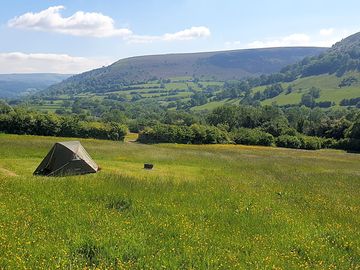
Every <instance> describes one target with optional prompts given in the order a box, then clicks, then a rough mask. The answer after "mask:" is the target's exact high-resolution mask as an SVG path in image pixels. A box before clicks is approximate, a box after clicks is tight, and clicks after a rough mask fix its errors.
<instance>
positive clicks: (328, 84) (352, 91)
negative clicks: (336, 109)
mask: <svg viewBox="0 0 360 270" xmlns="http://www.w3.org/2000/svg"><path fill="white" fill-rule="evenodd" d="M347 78H355V79H356V80H357V82H355V83H352V84H351V85H349V86H343V87H340V85H341V82H342V81H344V80H346V79H347ZM282 85H283V88H284V89H287V88H288V87H289V86H291V88H292V90H291V92H290V93H287V92H286V91H284V92H283V93H281V94H280V95H279V96H277V97H274V98H271V99H267V100H265V101H263V102H262V103H263V104H267V105H269V104H272V103H273V102H276V104H278V105H287V104H299V103H300V102H301V97H302V96H303V95H304V94H306V93H308V92H309V89H311V88H312V87H315V88H318V89H320V97H319V98H316V99H315V100H316V101H318V102H321V101H331V102H334V103H335V104H336V105H339V104H340V101H342V100H343V99H351V98H358V97H360V73H358V72H351V73H347V74H345V75H343V76H341V77H337V76H336V75H318V76H310V77H305V78H300V79H297V80H295V81H293V82H290V83H283V84H282ZM264 89H265V87H264V86H262V87H257V88H254V89H252V91H253V92H256V91H263V90H264Z"/></svg>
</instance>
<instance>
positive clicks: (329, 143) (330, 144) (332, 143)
mask: <svg viewBox="0 0 360 270" xmlns="http://www.w3.org/2000/svg"><path fill="white" fill-rule="evenodd" d="M337 144H338V141H337V140H335V139H333V138H326V139H323V140H322V143H321V145H322V148H336V147H337Z"/></svg>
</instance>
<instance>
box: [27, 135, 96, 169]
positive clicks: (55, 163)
mask: <svg viewBox="0 0 360 270" xmlns="http://www.w3.org/2000/svg"><path fill="white" fill-rule="evenodd" d="M98 170H99V167H98V165H97V164H96V163H95V161H93V160H92V159H91V157H90V156H89V154H88V153H87V152H86V150H85V149H84V147H83V146H82V145H81V143H80V142H78V141H69V142H58V143H55V145H54V146H53V147H52V148H51V150H50V152H49V153H48V154H47V155H46V157H45V158H44V159H43V161H42V162H41V163H40V165H39V166H38V167H37V168H36V170H35V172H34V175H44V176H63V175H77V174H86V173H96V172H97V171H98Z"/></svg>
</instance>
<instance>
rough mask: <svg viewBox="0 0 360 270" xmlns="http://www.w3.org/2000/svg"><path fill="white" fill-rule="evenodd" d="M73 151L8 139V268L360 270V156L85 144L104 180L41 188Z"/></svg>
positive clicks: (0, 140) (3, 230) (0, 153)
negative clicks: (49, 164) (55, 160)
mask: <svg viewBox="0 0 360 270" xmlns="http://www.w3.org/2000/svg"><path fill="white" fill-rule="evenodd" d="M130 139H133V138H130ZM64 140H69V138H66V139H65V138H51V137H36V136H16V135H1V134H0V269H56V268H58V269H95V268H96V269H162V268H164V269H360V231H359V228H360V197H359V190H360V166H359V164H360V155H356V154H349V153H345V152H341V151H333V150H331V151H330V150H326V151H300V150H289V149H280V148H270V147H269V148H265V147H249V146H233V145H211V146H193V145H176V144H171V145H167V144H163V145H141V144H137V143H129V142H126V143H117V142H110V141H100V140H81V142H82V144H83V145H84V147H85V148H86V149H87V150H88V152H89V154H90V155H91V156H92V157H93V159H94V160H95V161H96V162H97V163H98V164H99V165H100V166H101V167H102V171H100V172H99V173H97V174H93V175H83V176H75V177H63V178H45V177H33V176H32V172H33V171H34V170H35V168H36V167H37V165H38V164H39V162H40V161H41V160H42V158H43V157H44V156H45V154H46V153H47V152H48V150H49V149H50V147H51V146H52V144H53V143H54V142H56V141H64ZM145 162H152V163H154V164H155V167H154V170H152V171H146V170H143V169H142V168H143V164H144V163H145Z"/></svg>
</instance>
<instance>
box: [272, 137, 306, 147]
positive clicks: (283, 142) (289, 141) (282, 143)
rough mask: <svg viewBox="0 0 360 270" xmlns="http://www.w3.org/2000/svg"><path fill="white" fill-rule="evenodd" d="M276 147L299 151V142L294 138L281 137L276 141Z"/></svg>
mask: <svg viewBox="0 0 360 270" xmlns="http://www.w3.org/2000/svg"><path fill="white" fill-rule="evenodd" d="M276 146H279V147H285V148H295V149H299V148H300V147H301V141H300V139H299V138H298V137H296V136H290V135H282V136H279V137H278V138H277V139H276Z"/></svg>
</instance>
